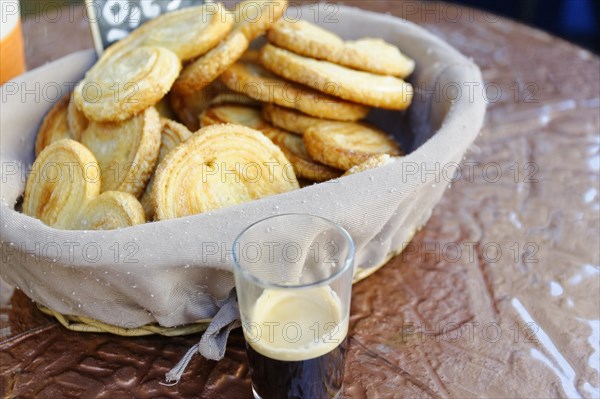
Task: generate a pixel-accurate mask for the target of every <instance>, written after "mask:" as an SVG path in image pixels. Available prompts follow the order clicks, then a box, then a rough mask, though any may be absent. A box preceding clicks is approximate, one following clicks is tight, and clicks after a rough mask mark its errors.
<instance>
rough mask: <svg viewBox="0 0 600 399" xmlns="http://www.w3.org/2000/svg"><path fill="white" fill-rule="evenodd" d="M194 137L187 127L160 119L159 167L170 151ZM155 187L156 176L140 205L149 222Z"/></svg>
mask: <svg viewBox="0 0 600 399" xmlns="http://www.w3.org/2000/svg"><path fill="white" fill-rule="evenodd" d="M190 137H192V132H190V131H189V130H188V129H187V128H186V127H185V126H183V125H182V124H180V123H177V122H175V121H173V120H170V119H167V118H162V117H161V118H160V149H159V151H158V161H157V165H158V164H160V163H161V162H162V160H163V159H165V157H166V156H167V154H168V153H169V151H171V150H172V149H173V148H175V147H176V146H178V145H179V144H181V143H183V142H184V141H186V140H187V139H189V138H190ZM153 185H154V175H152V176H150V180H148V184H146V189H145V190H144V194H142V198H140V203H141V204H142V206H143V207H144V213H145V214H146V219H147V220H152V219H153V218H154V208H153V206H152V186H153Z"/></svg>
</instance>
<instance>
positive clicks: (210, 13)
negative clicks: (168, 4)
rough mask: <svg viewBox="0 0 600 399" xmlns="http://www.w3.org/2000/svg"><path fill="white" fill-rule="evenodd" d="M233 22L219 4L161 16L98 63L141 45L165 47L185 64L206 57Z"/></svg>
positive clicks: (115, 45)
mask: <svg viewBox="0 0 600 399" xmlns="http://www.w3.org/2000/svg"><path fill="white" fill-rule="evenodd" d="M232 26H233V21H231V20H230V19H229V18H228V17H227V10H226V9H225V8H224V7H223V5H222V4H220V3H216V2H215V3H210V4H204V5H202V6H198V7H186V8H184V9H181V10H177V11H174V12H168V13H165V14H162V15H160V16H158V17H156V18H154V19H151V20H150V21H148V22H146V23H144V24H143V25H142V26H140V27H139V28H137V29H136V30H134V31H133V32H131V33H130V34H129V36H127V37H125V38H123V39H121V40H119V41H118V42H116V43H114V44H113V45H111V46H110V47H109V48H108V49H106V50H105V51H104V53H103V55H102V57H101V59H100V61H99V62H101V61H103V60H104V59H106V58H107V57H108V58H111V57H115V56H119V54H120V53H123V52H126V51H129V50H130V49H132V48H136V47H140V46H158V47H164V48H166V49H168V50H170V51H172V52H173V53H175V55H177V57H178V58H179V59H181V60H182V61H186V60H190V59H193V58H195V57H198V56H201V55H202V54H205V53H206V52H207V51H209V50H210V49H212V48H213V47H215V46H216V45H217V44H218V43H219V42H220V41H221V40H222V39H223V38H224V37H225V36H226V35H227V33H228V32H229V31H230V30H231V28H232Z"/></svg>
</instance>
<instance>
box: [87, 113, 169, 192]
mask: <svg viewBox="0 0 600 399" xmlns="http://www.w3.org/2000/svg"><path fill="white" fill-rule="evenodd" d="M160 132H161V128H160V121H159V115H158V112H157V111H156V110H155V109H154V108H152V107H150V108H148V109H146V110H145V111H144V112H142V113H140V114H138V115H136V116H134V117H133V118H131V119H129V120H126V121H124V122H112V123H100V122H90V125H89V126H88V128H87V129H86V130H85V131H84V132H83V133H82V135H81V143H82V144H83V145H85V146H86V147H87V148H89V149H90V151H92V153H93V154H94V156H95V157H96V159H97V161H98V164H99V165H100V170H101V172H102V176H101V182H102V188H101V191H103V192H104V191H124V192H128V193H131V194H133V195H134V196H136V197H137V196H139V195H140V194H141V193H142V192H143V190H144V187H146V183H147V182H148V179H150V175H151V173H152V171H153V170H154V167H155V165H156V160H157V158H158V152H159V147H160V139H161V133H160Z"/></svg>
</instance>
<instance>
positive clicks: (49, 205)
mask: <svg viewBox="0 0 600 399" xmlns="http://www.w3.org/2000/svg"><path fill="white" fill-rule="evenodd" d="M23 213H25V214H27V215H29V216H33V217H35V218H37V219H40V220H41V221H42V222H43V223H45V224H47V225H49V226H51V227H55V228H58V229H66V230H73V229H115V228H119V227H126V226H131V225H134V224H139V223H143V222H144V221H145V220H144V213H143V209H142V206H141V205H140V203H139V202H138V201H137V199H135V197H133V196H132V195H130V194H126V193H116V192H106V193H104V194H102V195H100V169H99V166H98V163H97V162H96V159H95V158H94V155H93V154H92V153H91V152H90V150H88V149H87V148H86V147H85V146H83V145H82V144H80V143H78V142H76V141H74V140H71V139H62V140H59V141H56V142H54V143H52V144H50V145H49V146H47V147H46V148H45V149H44V150H43V151H42V152H41V153H40V155H39V157H38V158H37V159H36V161H35V162H34V163H33V166H32V172H31V173H30V175H29V176H28V178H27V185H26V187H25V194H24V199H23Z"/></svg>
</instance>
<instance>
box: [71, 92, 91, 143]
mask: <svg viewBox="0 0 600 399" xmlns="http://www.w3.org/2000/svg"><path fill="white" fill-rule="evenodd" d="M73 97H74V93H71V99H70V101H69V107H68V108H67V123H68V124H69V130H70V131H71V134H72V135H73V139H74V140H77V141H79V140H81V133H83V131H84V130H85V129H87V127H88V124H89V123H90V121H89V120H88V118H86V117H85V115H84V114H83V112H81V110H80V109H79V108H77V105H76V104H75V100H74V98H73Z"/></svg>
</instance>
